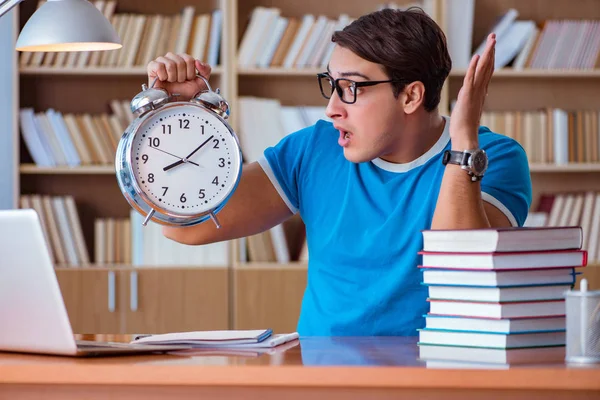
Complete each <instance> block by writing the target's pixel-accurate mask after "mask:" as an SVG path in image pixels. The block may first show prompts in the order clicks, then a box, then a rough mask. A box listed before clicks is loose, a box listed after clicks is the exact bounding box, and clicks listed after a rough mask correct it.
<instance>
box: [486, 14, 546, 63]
mask: <svg viewBox="0 0 600 400" xmlns="http://www.w3.org/2000/svg"><path fill="white" fill-rule="evenodd" d="M535 30H536V26H535V22H534V21H515V22H513V23H512V24H511V25H510V28H509V29H508V30H507V31H506V32H505V33H504V34H503V35H502V36H500V37H497V38H496V53H495V54H496V58H495V60H494V61H495V62H494V68H496V69H500V68H503V67H506V66H507V65H508V64H509V63H510V62H511V61H512V60H513V59H514V58H515V57H517V55H518V54H519V53H520V52H521V51H522V50H523V48H524V47H525V45H526V44H527V41H528V40H529V38H530V37H532V36H534V34H535Z"/></svg>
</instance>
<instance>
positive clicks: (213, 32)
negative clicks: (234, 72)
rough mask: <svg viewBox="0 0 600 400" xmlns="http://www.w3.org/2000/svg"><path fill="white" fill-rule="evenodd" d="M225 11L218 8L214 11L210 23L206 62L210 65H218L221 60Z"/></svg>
mask: <svg viewBox="0 0 600 400" xmlns="http://www.w3.org/2000/svg"><path fill="white" fill-rule="evenodd" d="M222 25H223V11H222V10H221V9H216V10H214V11H213V13H212V18H211V24H210V37H209V42H208V55H207V57H206V62H207V63H208V64H209V65H218V64H219V63H220V62H221V61H220V60H219V58H220V57H219V52H220V49H221V36H222V34H221V33H222V30H223V26H222Z"/></svg>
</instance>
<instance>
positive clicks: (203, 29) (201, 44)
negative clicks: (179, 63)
mask: <svg viewBox="0 0 600 400" xmlns="http://www.w3.org/2000/svg"><path fill="white" fill-rule="evenodd" d="M209 26H210V15H209V14H201V15H198V16H196V26H195V27H194V37H193V38H192V45H191V48H190V55H191V56H192V57H194V58H195V59H196V60H201V61H205V60H204V54H205V53H206V47H207V46H208V36H209Z"/></svg>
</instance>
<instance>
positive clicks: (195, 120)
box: [131, 104, 241, 215]
mask: <svg viewBox="0 0 600 400" xmlns="http://www.w3.org/2000/svg"><path fill="white" fill-rule="evenodd" d="M240 163H241V160H240V155H239V147H238V145H237V142H236V140H235V138H234V136H233V135H232V134H231V133H230V131H229V130H228V129H227V127H226V126H225V125H223V123H222V122H221V121H220V120H219V118H217V117H216V116H215V115H213V114H212V113H210V112H209V111H206V110H204V109H202V108H200V107H198V106H195V105H192V104H186V105H177V106H176V107H173V106H165V107H163V108H162V109H160V110H159V111H158V112H157V113H156V114H154V115H153V116H151V117H149V118H148V119H147V120H146V121H144V122H143V123H142V124H141V125H140V126H139V128H138V130H137V133H136V135H135V138H134V139H133V142H132V145H131V166H132V170H133V172H134V175H135V177H136V180H137V183H138V186H139V187H140V189H141V190H142V191H143V192H144V193H145V195H146V196H147V198H148V199H149V200H150V201H151V202H153V203H154V204H155V205H156V206H157V207H159V208H162V209H163V210H165V211H167V212H169V213H171V214H176V215H196V214H201V213H204V212H206V211H209V210H212V209H214V208H216V207H217V206H218V205H219V204H220V203H222V202H223V201H224V200H225V199H226V198H227V196H228V195H229V194H230V193H231V192H232V190H233V189H234V187H235V184H236V180H237V177H238V173H239V169H240Z"/></svg>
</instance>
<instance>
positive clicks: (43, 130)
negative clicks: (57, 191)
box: [34, 112, 67, 165]
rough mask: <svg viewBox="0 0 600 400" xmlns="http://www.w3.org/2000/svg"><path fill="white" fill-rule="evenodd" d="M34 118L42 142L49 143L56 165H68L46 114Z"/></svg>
mask: <svg viewBox="0 0 600 400" xmlns="http://www.w3.org/2000/svg"><path fill="white" fill-rule="evenodd" d="M34 117H35V123H36V126H37V128H38V129H39V132H40V135H41V138H42V140H44V139H45V140H46V142H47V143H48V146H49V148H50V151H51V152H52V157H53V158H54V160H55V161H56V165H67V157H66V156H65V153H64V151H63V149H62V147H61V145H60V142H59V140H58V137H57V136H56V133H55V132H54V130H53V129H52V126H50V122H49V121H48V117H47V116H46V113H43V112H39V113H36V114H35V116H34Z"/></svg>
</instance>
